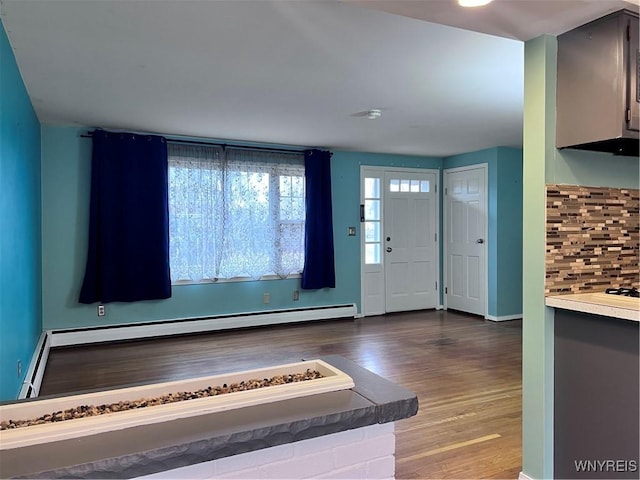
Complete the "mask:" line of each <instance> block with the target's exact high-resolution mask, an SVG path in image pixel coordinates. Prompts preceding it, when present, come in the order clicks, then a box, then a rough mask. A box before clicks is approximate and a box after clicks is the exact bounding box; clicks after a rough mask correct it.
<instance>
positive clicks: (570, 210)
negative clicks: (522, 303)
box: [545, 185, 640, 295]
mask: <svg viewBox="0 0 640 480" xmlns="http://www.w3.org/2000/svg"><path fill="white" fill-rule="evenodd" d="M638 192H639V190H637V189H622V188H601V187H584V186H576V185H547V253H546V261H545V263H546V281H545V293H546V295H562V294H569V293H586V292H602V291H604V289H605V288H609V287H611V288H618V287H628V286H635V287H639V286H640V273H639V269H638V248H639V246H638V244H639V242H640V236H639V233H638V232H639V221H638V216H639V205H640V198H639V195H638Z"/></svg>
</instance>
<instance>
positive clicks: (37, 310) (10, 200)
mask: <svg viewBox="0 0 640 480" xmlns="http://www.w3.org/2000/svg"><path fill="white" fill-rule="evenodd" d="M40 214H41V208H40V123H39V122H38V119H37V117H36V115H35V113H34V111H33V107H32V105H31V101H30V100H29V96H28V95H27V91H26V89H25V86H24V83H23V82H22V77H21V75H20V71H19V70H18V66H17V64H16V60H15V57H14V55H13V51H12V50H11V46H10V44H9V40H8V38H7V35H6V33H5V30H4V26H3V25H2V23H1V22H0V218H2V224H1V226H0V401H3V400H13V399H16V398H17V397H18V394H19V392H20V387H21V386H22V382H23V380H24V376H25V373H26V370H27V369H28V367H29V362H30V361H31V356H32V355H33V352H34V349H35V346H36V344H37V342H38V338H39V336H40V333H41V331H42V302H41V295H40V288H41V281H42V278H41V233H40V218H41V217H40ZM18 361H20V362H21V364H22V373H21V374H20V375H18V371H17V363H18Z"/></svg>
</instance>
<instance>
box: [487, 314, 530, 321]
mask: <svg viewBox="0 0 640 480" xmlns="http://www.w3.org/2000/svg"><path fill="white" fill-rule="evenodd" d="M485 318H486V319H487V320H491V321H493V322H504V321H506V320H520V319H521V318H522V314H521V313H517V314H515V315H499V316H497V317H496V316H494V315H487V316H486V317H485Z"/></svg>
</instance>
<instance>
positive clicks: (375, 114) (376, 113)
mask: <svg viewBox="0 0 640 480" xmlns="http://www.w3.org/2000/svg"><path fill="white" fill-rule="evenodd" d="M381 116H382V110H380V109H379V108H372V109H371V110H369V111H368V112H367V118H368V119H369V120H375V119H377V118H380V117H381Z"/></svg>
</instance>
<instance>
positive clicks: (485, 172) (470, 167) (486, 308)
mask: <svg viewBox="0 0 640 480" xmlns="http://www.w3.org/2000/svg"><path fill="white" fill-rule="evenodd" d="M477 169H482V171H483V178H484V192H485V195H484V238H485V239H486V240H485V242H484V244H483V247H482V250H483V254H484V313H483V317H484V318H485V319H487V315H488V312H489V240H490V239H489V164H488V163H477V164H473V165H467V166H464V167H454V168H444V169H443V170H442V217H443V218H442V229H443V232H442V263H443V265H444V266H445V268H443V269H442V285H443V289H442V305H443V308H444V309H445V310H447V308H448V305H447V303H448V301H447V298H448V297H447V294H446V293H445V288H447V287H448V285H449V278H448V272H449V264H448V262H447V259H448V258H449V257H448V251H447V244H448V243H449V235H448V232H449V228H448V227H449V222H450V219H449V214H448V209H447V208H446V207H447V200H446V198H445V196H446V190H445V189H446V188H447V185H448V182H447V174H449V173H456V172H463V171H466V170H477Z"/></svg>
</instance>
